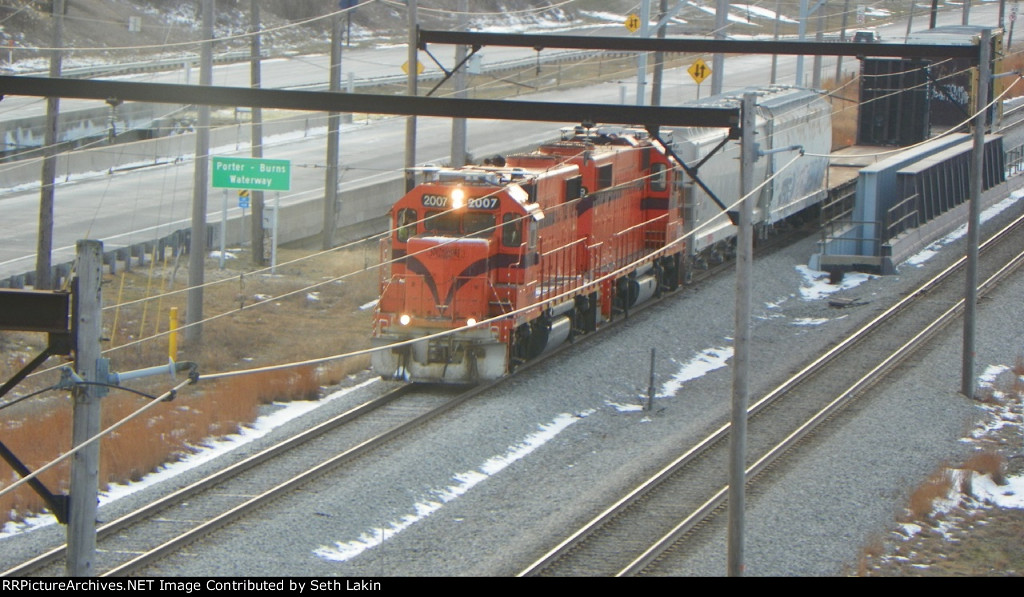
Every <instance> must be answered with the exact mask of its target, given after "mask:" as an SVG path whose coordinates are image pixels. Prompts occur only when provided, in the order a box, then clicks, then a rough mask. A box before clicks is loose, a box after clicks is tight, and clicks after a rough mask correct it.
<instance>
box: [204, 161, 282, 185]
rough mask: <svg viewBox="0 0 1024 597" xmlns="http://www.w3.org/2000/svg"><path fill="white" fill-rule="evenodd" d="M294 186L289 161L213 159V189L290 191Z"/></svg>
mask: <svg viewBox="0 0 1024 597" xmlns="http://www.w3.org/2000/svg"><path fill="white" fill-rule="evenodd" d="M291 186H292V163H291V162H290V161H289V160H264V159H255V158H223V157H217V156H214V157H213V188H215V189H254V190H257V191H288V190H291Z"/></svg>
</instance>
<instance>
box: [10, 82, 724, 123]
mask: <svg viewBox="0 0 1024 597" xmlns="http://www.w3.org/2000/svg"><path fill="white" fill-rule="evenodd" d="M0 94H2V95H27V96H35V97H62V98H76V99H96V100H102V101H111V100H114V101H122V102H124V101H135V102H156V103H165V104H201V105H209V106H250V107H258V108H280V109H285V110H304V111H310V112H368V113H371V114H398V115H416V116H437V117H442V118H486V119H497V120H524V121H533V122H580V123H582V122H587V123H595V124H596V123H608V124H631V125H642V126H647V127H658V126H707V127H721V128H728V127H735V126H737V125H738V124H739V108H694V107H667V106H618V105H610V104H576V103H555V102H526V101H505V100H480V99H457V98H438V97H408V96H398V95H372V94H359V93H335V92H330V91H294V90H286V89H251V88H248V87H214V86H198V85H171V84H167V83H127V82H122V81H99V80H77V79H76V80H70V79H53V78H48V77H18V76H10V75H3V76H0Z"/></svg>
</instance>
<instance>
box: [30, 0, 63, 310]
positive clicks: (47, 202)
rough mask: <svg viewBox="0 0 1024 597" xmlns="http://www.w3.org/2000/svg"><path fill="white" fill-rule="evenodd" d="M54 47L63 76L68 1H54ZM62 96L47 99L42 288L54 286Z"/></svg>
mask: <svg viewBox="0 0 1024 597" xmlns="http://www.w3.org/2000/svg"><path fill="white" fill-rule="evenodd" d="M52 17H53V49H52V50H51V51H50V77H51V78H54V79H56V78H58V77H60V69H61V60H62V56H63V53H62V52H61V48H62V47H64V0H53V7H52ZM59 114H60V98H57V97H48V98H46V129H45V130H44V131H43V170H42V174H41V180H40V191H39V236H38V241H37V242H38V244H37V245H36V282H35V287H36V289H38V290H48V289H50V288H52V287H53V281H52V280H50V267H51V263H50V253H51V251H52V250H53V195H54V189H53V185H54V181H55V180H56V178H57V139H58V137H57V120H58V115H59Z"/></svg>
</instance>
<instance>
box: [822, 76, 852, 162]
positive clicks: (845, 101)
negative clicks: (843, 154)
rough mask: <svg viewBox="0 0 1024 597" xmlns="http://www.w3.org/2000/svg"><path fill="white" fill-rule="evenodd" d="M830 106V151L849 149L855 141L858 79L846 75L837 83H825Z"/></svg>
mask: <svg viewBox="0 0 1024 597" xmlns="http://www.w3.org/2000/svg"><path fill="white" fill-rule="evenodd" d="M823 87H824V88H825V90H826V91H828V92H829V101H830V102H831V104H832V150H833V151H835V150H837V149H842V148H844V147H850V146H851V145H854V144H855V143H856V141H857V113H858V112H857V108H858V102H859V96H860V86H859V79H858V78H857V77H855V76H853V75H848V76H846V77H844V78H843V79H842V80H840V81H839V82H838V83H837V82H836V81H835V80H834V79H829V80H827V81H825V83H824V84H823Z"/></svg>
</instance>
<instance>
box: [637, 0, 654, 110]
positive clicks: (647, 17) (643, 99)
mask: <svg viewBox="0 0 1024 597" xmlns="http://www.w3.org/2000/svg"><path fill="white" fill-rule="evenodd" d="M650 29H651V0H640V39H647V38H648V37H650V35H651V33H650ZM646 103H647V52H639V53H638V54H637V56H636V105H638V106H643V105H644V104H646Z"/></svg>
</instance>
